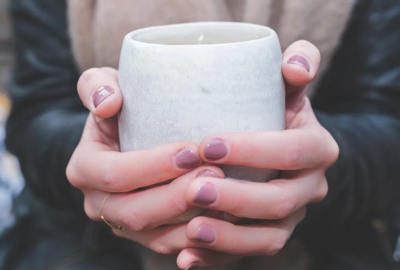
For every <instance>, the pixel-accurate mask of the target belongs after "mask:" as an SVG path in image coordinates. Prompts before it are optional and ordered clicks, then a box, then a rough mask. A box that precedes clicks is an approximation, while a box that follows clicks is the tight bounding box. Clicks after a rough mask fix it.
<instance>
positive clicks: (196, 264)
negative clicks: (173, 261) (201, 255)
mask: <svg viewBox="0 0 400 270" xmlns="http://www.w3.org/2000/svg"><path fill="white" fill-rule="evenodd" d="M198 268H200V264H199V263H192V264H191V265H189V266H188V268H186V269H185V270H190V269H198Z"/></svg>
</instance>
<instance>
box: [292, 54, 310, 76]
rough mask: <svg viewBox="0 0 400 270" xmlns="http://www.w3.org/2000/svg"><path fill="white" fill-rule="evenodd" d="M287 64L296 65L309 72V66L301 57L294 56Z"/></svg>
mask: <svg viewBox="0 0 400 270" xmlns="http://www.w3.org/2000/svg"><path fill="white" fill-rule="evenodd" d="M288 64H293V65H298V66H300V67H302V68H304V69H305V70H307V71H308V72H310V64H309V63H308V61H307V59H305V58H304V57H302V56H299V55H295V56H293V57H291V58H290V59H289V61H288Z"/></svg>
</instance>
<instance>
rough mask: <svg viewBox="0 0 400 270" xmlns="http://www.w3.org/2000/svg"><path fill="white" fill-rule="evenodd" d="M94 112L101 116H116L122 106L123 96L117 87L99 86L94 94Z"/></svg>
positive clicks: (92, 101)
mask: <svg viewBox="0 0 400 270" xmlns="http://www.w3.org/2000/svg"><path fill="white" fill-rule="evenodd" d="M91 103H92V109H91V111H92V113H93V114H94V115H95V116H97V117H100V118H110V117H113V116H115V115H116V114H117V113H118V112H119V111H120V109H121V107H122V96H121V93H120V91H119V89H118V90H117V89H116V87H113V86H111V85H104V86H100V87H99V88H97V89H96V90H95V91H94V93H93V95H92V100H91Z"/></svg>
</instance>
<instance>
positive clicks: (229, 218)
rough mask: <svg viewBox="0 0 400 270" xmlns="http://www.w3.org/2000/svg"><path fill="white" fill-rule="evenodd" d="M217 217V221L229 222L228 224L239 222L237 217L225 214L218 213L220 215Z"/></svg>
mask: <svg viewBox="0 0 400 270" xmlns="http://www.w3.org/2000/svg"><path fill="white" fill-rule="evenodd" d="M218 216H219V219H221V220H223V221H226V222H229V223H232V224H236V223H238V222H239V220H240V218H239V217H237V216H234V215H232V214H229V213H227V212H220V214H219V215H218Z"/></svg>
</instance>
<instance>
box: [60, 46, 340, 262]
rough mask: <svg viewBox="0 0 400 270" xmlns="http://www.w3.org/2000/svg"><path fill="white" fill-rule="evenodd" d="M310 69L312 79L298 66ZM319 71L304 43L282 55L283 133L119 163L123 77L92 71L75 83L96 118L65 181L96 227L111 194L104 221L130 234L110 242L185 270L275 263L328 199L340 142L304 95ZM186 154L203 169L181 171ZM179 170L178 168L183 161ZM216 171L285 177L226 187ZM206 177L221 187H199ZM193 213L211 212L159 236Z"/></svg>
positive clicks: (164, 149)
mask: <svg viewBox="0 0 400 270" xmlns="http://www.w3.org/2000/svg"><path fill="white" fill-rule="evenodd" d="M293 56H296V57H299V56H300V57H301V58H300V60H301V61H298V59H299V58H297V60H296V61H290V59H291V58H292V57H293ZM304 59H305V61H306V62H307V64H308V69H309V71H308V70H307V68H304V67H303V66H302V65H301V63H303V64H304ZM288 62H289V63H288ZM299 62H300V64H299ZM319 63H320V54H319V51H318V49H317V48H315V46H313V45H312V44H310V43H309V42H306V41H298V42H296V43H294V44H292V45H291V46H290V47H289V48H288V49H287V50H286V51H285V52H284V55H283V65H282V73H283V76H284V78H285V81H286V103H287V108H286V114H287V119H286V123H287V130H285V131H280V132H257V133H234V134H214V135H211V136H209V137H207V138H204V140H203V141H202V143H201V144H200V145H196V144H193V143H188V142H179V143H173V144H168V145H163V146H159V147H157V148H154V149H150V150H145V151H137V152H129V153H120V152H119V147H118V133H117V130H118V129H117V119H116V114H117V113H118V111H119V109H120V107H121V104H122V96H121V92H120V89H119V87H118V83H117V71H116V70H114V69H110V68H100V69H91V70H88V71H86V72H85V73H84V74H83V75H82V77H81V79H80V80H79V82H78V92H79V95H80V97H81V99H82V102H83V104H84V105H85V106H86V107H87V108H88V109H89V110H90V111H91V114H90V116H89V118H88V120H87V123H86V127H85V130H84V134H83V136H82V140H81V142H80V144H79V145H78V147H77V148H76V151H75V153H74V155H73V157H72V159H71V161H70V163H69V166H68V168H67V175H68V179H69V180H70V182H71V183H72V184H73V185H74V186H76V187H77V188H79V189H81V190H82V191H83V193H84V194H85V211H86V213H87V215H88V216H89V217H90V218H92V219H94V220H97V221H99V216H98V211H99V208H100V205H101V203H102V200H103V199H104V198H105V197H106V196H107V195H109V194H110V193H113V195H112V196H111V197H110V198H109V199H108V200H107V203H106V204H105V206H104V209H103V214H104V216H105V217H106V218H107V219H108V220H110V221H111V222H113V223H114V224H118V225H120V226H123V227H125V228H126V230H124V231H119V230H114V233H115V234H116V235H118V236H120V237H124V238H127V239H131V240H133V241H136V242H138V243H140V244H142V245H144V246H146V247H148V248H150V249H152V250H154V251H156V252H158V253H161V254H179V256H178V259H177V264H178V266H179V267H180V268H182V269H185V268H187V267H189V266H190V265H192V264H198V265H199V266H200V267H202V268H203V267H215V266H220V265H224V264H226V263H229V262H232V261H235V260H238V259H240V258H242V257H244V256H250V255H273V254H276V253H277V252H278V251H279V250H280V249H282V248H283V246H284V245H285V243H286V241H287V240H288V239H289V238H290V236H291V234H292V232H293V230H294V229H295V227H296V226H297V224H298V223H299V222H301V220H302V219H303V218H304V216H305V207H306V206H307V205H308V204H311V203H317V202H319V201H321V200H322V199H323V198H324V197H325V196H326V194H327V191H328V186H327V182H326V178H325V171H326V169H327V168H329V167H330V166H331V165H332V164H333V163H334V162H335V161H336V159H337V157H338V152H339V150H338V146H337V144H336V142H335V141H334V140H333V138H332V137H331V135H330V134H329V133H328V132H327V131H326V130H325V129H324V128H323V127H322V126H321V125H320V124H319V122H318V121H317V119H316V117H315V115H314V113H313V110H312V108H311V106H310V102H309V100H308V98H307V97H306V96H305V94H304V88H305V86H306V85H307V84H308V83H310V82H311V81H312V80H313V79H314V78H315V76H316V74H317V72H318V67H319ZM104 86H109V87H111V88H112V89H113V91H114V93H113V94H111V95H109V96H108V97H107V98H106V99H104V100H102V102H101V103H99V104H96V105H97V106H95V104H94V102H93V96H94V95H95V93H96V91H98V89H100V88H101V87H104ZM111 92H112V91H111ZM215 139H217V140H220V141H222V142H223V143H224V144H225V146H226V148H227V149H228V151H227V154H226V155H225V156H223V157H222V158H220V159H217V160H216V159H215V156H214V157H212V159H207V155H206V153H205V152H206V150H207V145H209V142H210V141H213V140H215ZM182 150H185V151H189V152H191V153H194V154H195V155H198V157H199V158H200V159H201V160H202V162H199V163H198V164H195V162H193V160H195V158H194V157H193V156H191V157H190V160H189V161H188V162H187V163H185V164H192V166H193V167H191V168H188V167H190V166H184V168H180V167H179V166H178V165H177V159H176V156H177V154H179V153H180V152H181V151H182ZM178 161H179V162H181V163H182V160H180V159H179V158H178ZM204 164H206V165H204ZM211 164H234V165H245V166H251V167H258V168H272V169H278V170H282V171H283V172H282V173H281V175H280V178H279V179H277V180H274V181H271V182H269V183H241V182H233V181H229V180H224V181H221V179H219V178H224V175H223V172H222V171H221V170H220V169H219V168H218V167H216V166H213V165H211ZM205 171H209V172H213V173H214V174H215V175H216V176H217V177H198V176H199V175H201V174H202V173H204V172H205ZM214 174H213V175H214ZM206 175H210V174H206ZM173 178H176V180H175V181H173V182H172V183H170V184H167V185H161V186H156V187H153V188H151V189H147V190H142V191H139V192H132V190H135V189H138V188H142V187H145V186H150V185H154V184H158V183H162V182H165V181H168V180H169V179H173ZM205 186H206V187H207V188H206V189H204V187H205ZM202 189H204V190H205V191H206V192H208V193H211V194H212V196H208V201H206V202H204V201H203V202H202V201H201V200H200V201H199V199H198V198H199V196H200V195H201V194H200V195H199V192H200V191H201V190H202ZM204 190H203V191H204ZM203 196H204V195H203ZM148 202H152V203H148ZM193 206H200V207H204V208H207V209H210V210H212V211H209V213H210V214H209V215H206V216H202V217H197V218H195V219H193V220H191V221H190V222H189V223H187V224H179V225H173V226H161V227H160V225H162V224H165V223H166V222H168V221H170V220H173V219H174V218H176V217H178V216H180V215H181V214H182V213H184V212H186V211H187V210H188V209H190V208H191V207H193ZM218 212H227V213H230V214H231V215H234V216H236V217H240V218H249V219H257V220H258V221H257V222H253V223H251V224H250V225H235V224H234V223H235V222H236V221H237V219H236V218H233V219H232V216H230V220H231V221H232V222H228V219H225V220H224V219H223V218H222V219H215V218H212V217H215V216H224V215H215V214H212V213H218ZM239 224H240V223H239ZM202 239H203V240H206V241H200V240H202Z"/></svg>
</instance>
